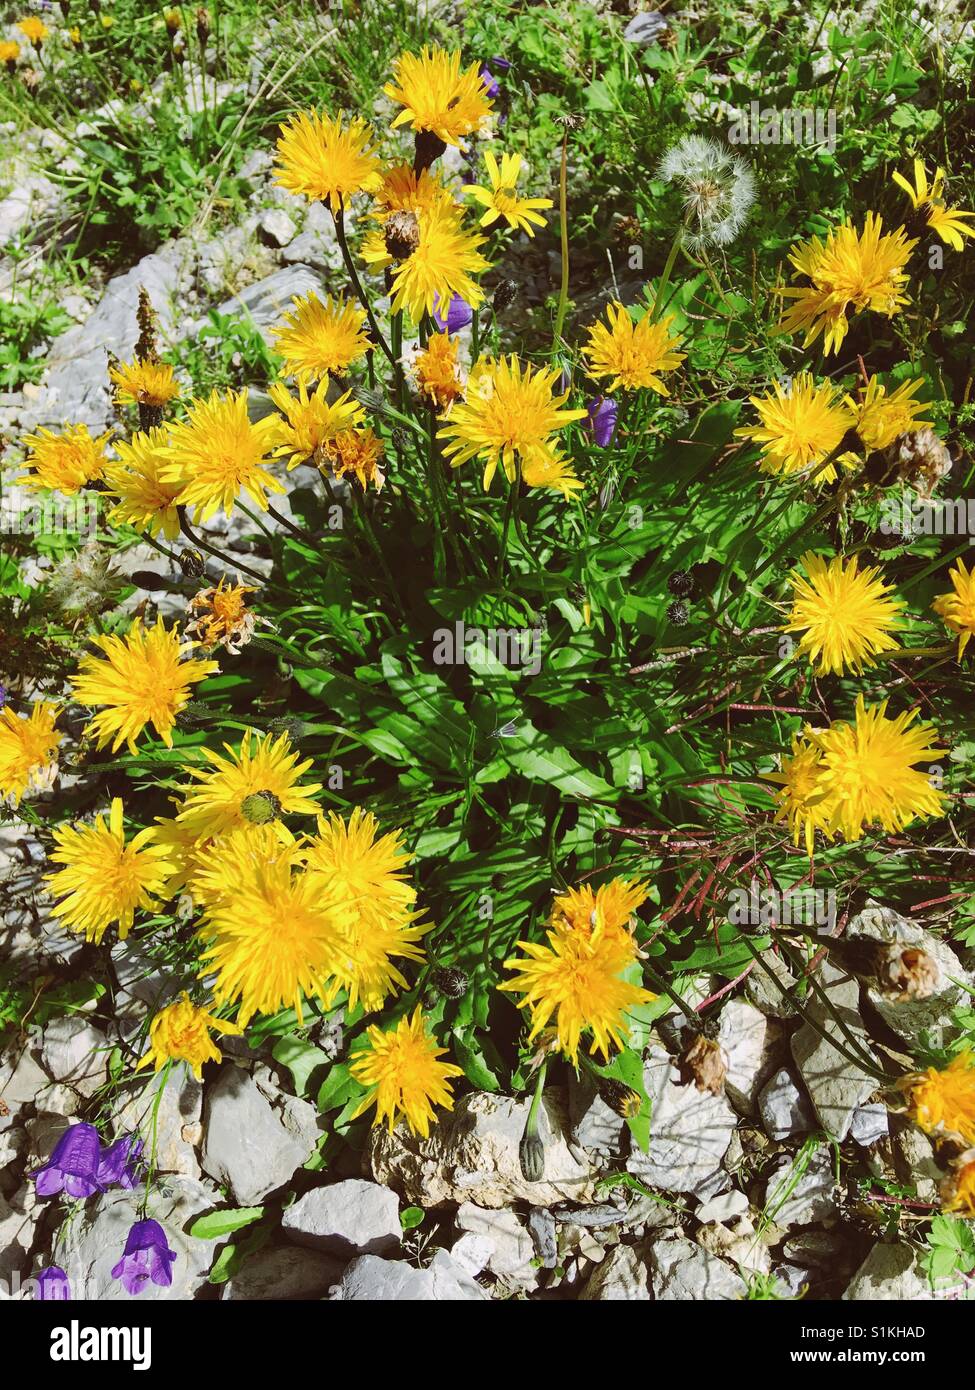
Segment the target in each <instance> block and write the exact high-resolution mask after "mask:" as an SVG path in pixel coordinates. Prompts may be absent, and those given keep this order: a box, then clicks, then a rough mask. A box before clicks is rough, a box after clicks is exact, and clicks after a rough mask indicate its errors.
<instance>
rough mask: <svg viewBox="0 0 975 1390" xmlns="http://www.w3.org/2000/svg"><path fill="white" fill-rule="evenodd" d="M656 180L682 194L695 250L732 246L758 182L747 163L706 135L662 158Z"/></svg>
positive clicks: (686, 140) (684, 141) (690, 139)
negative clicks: (679, 190) (707, 247)
mask: <svg viewBox="0 0 975 1390" xmlns="http://www.w3.org/2000/svg"><path fill="white" fill-rule="evenodd" d="M657 178H659V179H662V180H663V181H664V182H666V183H676V184H677V185H678V186H679V187H680V189H681V190H682V192H683V195H684V216H685V221H686V225H687V233H686V240H687V243H688V245H689V246H690V247H691V248H692V249H702V248H703V247H705V246H728V245H730V243H731V242H732V241H734V239H735V237H736V236H737V235H738V233H739V232H740V231H741V229H742V227H743V226H744V223H745V219H746V218H747V216H748V210H749V208H750V207H751V205H752V203H753V202H754V201H755V179H754V176H753V174H752V171H751V169H750V168H749V167H748V165H747V164H746V162H745V161H744V160H743V159H742V158H741V157H740V156H739V155H736V154H732V152H731V151H730V150H729V149H726V148H725V146H724V145H720V144H718V142H717V141H716V140H708V139H706V138H705V137H704V136H702V135H685V136H684V137H683V139H681V140H678V142H677V144H676V145H674V146H673V147H672V148H671V149H670V150H668V151H667V153H666V155H664V158H663V159H662V160H661V162H660V167H659V168H658V170H657Z"/></svg>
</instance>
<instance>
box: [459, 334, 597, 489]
mask: <svg viewBox="0 0 975 1390" xmlns="http://www.w3.org/2000/svg"><path fill="white" fill-rule="evenodd" d="M558 379H559V372H558V370H557V369H556V368H554V367H540V368H538V369H534V370H533V368H532V367H530V366H526V367H524V368H523V367H522V365H521V363H520V362H519V360H518V358H517V357H515V356H514V355H513V354H512V356H510V357H507V358H505V357H501V358H499V359H498V360H497V361H495V360H493V359H487V360H485V361H482V362H478V363H477V365H476V366H475V367H474V369H473V370H472V372H471V374H470V377H469V379H468V383H467V397H466V399H465V400H464V401H463V402H460V403H458V404H457V405H455V406H454V408H453V410H452V411H451V414H450V416H449V418H448V419H447V421H446V422H445V424H444V427H443V429H441V430H439V431H438V437H439V438H441V439H446V440H447V441H448V443H447V445H446V446H445V448H444V455H445V456H446V457H448V458H449V459H450V463H451V465H452V466H453V467H454V468H456V467H458V466H459V465H460V464H462V463H466V461H467V460H468V459H471V458H475V457H477V458H480V459H481V460H483V463H484V488H485V491H486V490H487V489H488V488H489V487H490V486H491V480H492V478H493V477H494V474H495V471H496V469H497V467H498V464H499V463H500V464H501V466H502V468H503V469H504V472H505V476H506V477H507V479H508V481H509V482H514V480H515V477H516V468H515V459H516V457H519V458H520V459H521V462H522V465H523V467H527V468H535V467H539V466H544V465H546V464H548V465H551V464H553V463H554V461H555V459H556V457H557V454H556V448H555V440H554V437H553V436H554V435H555V433H556V431H558V430H561V429H564V428H565V426H566V425H568V424H569V423H570V422H571V421H573V420H581V419H582V418H583V416H584V415H585V413H586V412H585V411H584V410H566V409H563V407H564V406H565V402H566V401H567V400H568V398H569V393H568V391H565V392H563V393H561V394H558V395H556V394H553V388H554V386H555V383H556V382H557V381H558Z"/></svg>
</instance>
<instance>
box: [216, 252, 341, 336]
mask: <svg viewBox="0 0 975 1390" xmlns="http://www.w3.org/2000/svg"><path fill="white" fill-rule="evenodd" d="M312 291H314V292H315V293H316V294H318V295H319V296H320V295H321V294H322V292H323V291H322V282H321V277H320V276H318V275H316V273H315V272H314V271H313V270H312V269H311V268H310V267H309V266H307V265H301V264H298V265H290V266H285V267H284V268H283V269H281V270H276V271H275V272H274V274H273V275H268V276H265V278H264V279H263V280H258V281H257V282H256V283H255V284H253V285H248V287H247V288H246V289H245V290H241V291H240V293H239V294H235V295H234V296H233V298H232V299H228V300H226V301H225V303H223V304H221V305H220V308H219V309H218V310H217V312H218V313H220V314H232V315H239V316H240V317H241V318H246V319H250V320H251V321H252V322H253V323H254V324H256V325H257V327H258V328H266V327H268V326H270V325H272V324H278V323H280V322H281V321H282V319H283V318H284V315H285V314H286V313H288V312H289V311H290V310H291V308H292V307H293V306H292V300H293V299H296V298H301V297H304V296H305V295H307V294H310V293H311V292H312Z"/></svg>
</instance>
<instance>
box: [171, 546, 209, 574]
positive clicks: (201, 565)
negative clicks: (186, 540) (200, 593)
mask: <svg viewBox="0 0 975 1390" xmlns="http://www.w3.org/2000/svg"><path fill="white" fill-rule="evenodd" d="M177 559H178V560H179V567H180V569H181V570H182V571H183V573H184V574H185V575H186V577H187V579H202V578H203V574H204V571H205V570H206V560H204V558H203V556H202V554H201V553H200V551H199V550H181V551H180V552H179V555H178V556H177Z"/></svg>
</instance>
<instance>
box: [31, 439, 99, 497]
mask: <svg viewBox="0 0 975 1390" xmlns="http://www.w3.org/2000/svg"><path fill="white" fill-rule="evenodd" d="M109 433H110V431H109V432H107V433H105V434H102V435H99V437H98V438H97V439H92V437H91V435H90V434H89V433H88V426H87V425H68V426H67V427H66V429H65V430H64V433H63V434H53V433H52V432H51V430H43V429H42V430H38V432H37V434H29V435H26V436H25V438H24V444H25V446H26V448H27V458H26V460H25V462H26V465H27V467H28V468H30V469H32V470H33V471H32V472H30V473H25V474H23V475H22V476H21V477H20V478H18V479H17V481H18V482H21V483H26V484H27V486H28V487H33V488H44V487H49V488H57V490H58V491H59V492H63V493H64V494H65V495H66V496H69V497H70V496H73V495H74V494H75V493H76V492H79V491H80V490H81V489H82V488H83V487H84V486H85V485H86V483H93V482H96V481H99V480H100V479H101V478H102V477H103V475H104V472H105V465H106V463H107V461H108V460H107V459H106V457H105V444H106V442H107V440H108V437H109Z"/></svg>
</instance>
